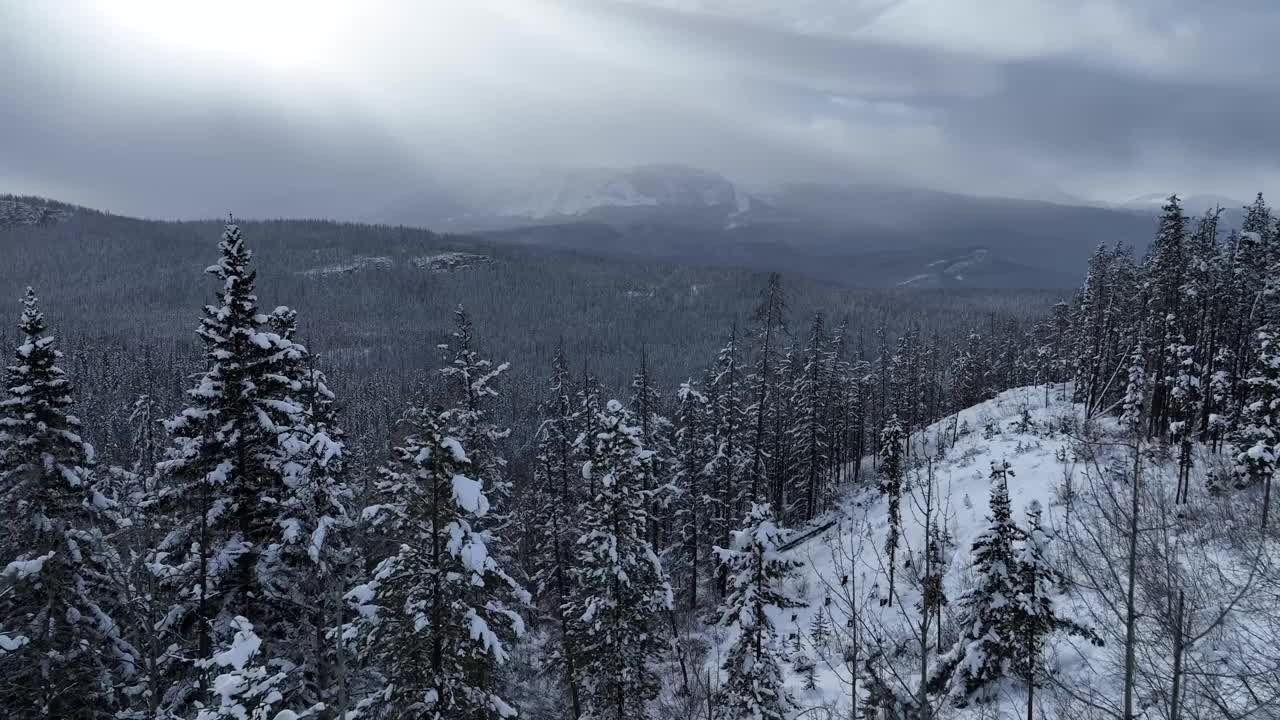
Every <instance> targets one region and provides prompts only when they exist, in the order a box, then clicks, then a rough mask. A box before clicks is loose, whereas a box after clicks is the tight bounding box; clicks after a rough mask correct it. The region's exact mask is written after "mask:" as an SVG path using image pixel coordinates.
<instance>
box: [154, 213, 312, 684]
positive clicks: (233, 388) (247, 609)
mask: <svg viewBox="0 0 1280 720" xmlns="http://www.w3.org/2000/svg"><path fill="white" fill-rule="evenodd" d="M218 249H219V252H220V255H221V257H220V259H219V261H218V263H217V264H216V265H213V266H211V267H210V268H208V269H207V270H206V272H207V273H208V274H210V275H212V276H214V277H215V278H216V279H217V280H218V281H219V288H218V293H217V302H216V303H215V304H211V305H208V306H206V307H205V308H204V316H203V317H202V318H201V321H200V327H199V329H198V330H197V334H198V335H199V337H200V339H201V341H202V342H203V343H204V358H205V370H204V372H203V373H201V374H200V375H199V376H198V377H197V380H196V383H195V386H194V387H192V388H191V389H190V390H188V391H187V398H188V401H189V405H188V406H187V407H186V408H184V409H183V410H182V411H181V412H180V413H179V414H178V415H177V416H175V417H174V418H172V419H171V420H169V421H167V422H166V423H165V428H166V430H167V431H168V433H169V436H170V446H169V448H168V449H167V451H166V453H165V457H164V459H163V460H161V462H160V463H158V465H157V474H158V478H157V481H156V482H157V485H156V487H157V490H156V492H157V502H156V508H157V511H158V512H161V513H163V514H164V515H165V521H164V522H165V524H166V525H167V526H168V528H169V530H168V532H167V533H166V534H165V535H164V537H162V538H161V539H160V541H159V542H158V543H157V544H156V547H154V548H153V549H152V557H151V561H150V565H151V568H152V570H153V571H154V572H156V573H157V575H158V576H159V577H160V578H161V581H162V583H163V585H164V587H165V588H166V589H167V590H168V592H169V599H170V603H171V607H170V610H169V612H168V613H167V615H166V617H165V619H164V622H163V623H161V626H160V627H159V628H157V630H158V631H160V632H163V633H165V634H166V635H167V636H168V637H169V638H170V639H171V641H172V642H174V643H175V644H176V645H177V647H176V648H175V652H174V653H171V657H174V658H189V659H193V660H203V659H208V658H209V657H211V653H212V652H214V649H215V648H216V647H225V646H226V645H227V643H229V642H231V640H232V638H233V636H234V634H235V632H236V630H235V627H234V622H233V621H234V620H235V618H237V617H247V618H250V619H251V620H252V621H254V622H260V623H268V624H271V625H272V627H270V628H260V632H261V634H263V635H264V636H265V637H267V638H270V639H274V633H278V632H287V629H286V628H283V627H275V622H276V620H277V619H279V618H278V617H277V616H275V615H273V614H272V612H269V611H268V607H267V605H269V604H270V603H269V601H268V595H269V594H270V592H269V590H268V587H267V586H268V585H269V584H271V583H272V579H271V577H270V576H269V575H268V576H263V575H262V574H261V573H260V572H259V571H260V570H264V569H270V568H273V567H274V563H272V562H267V563H266V564H265V565H261V566H260V560H263V558H264V552H266V551H268V549H269V548H270V547H271V546H272V545H273V544H277V543H279V542H280V541H281V538H282V532H283V533H288V532H289V529H288V528H284V527H281V526H280V525H279V524H278V521H279V520H280V510H281V505H280V504H281V502H282V501H283V502H287V498H288V496H289V493H290V490H289V484H288V483H287V482H286V480H285V476H286V474H288V473H290V472H292V471H291V470H289V469H287V468H286V464H288V463H290V462H291V458H290V455H291V452H292V451H291V450H290V449H289V447H288V445H290V444H292V443H283V442H282V440H283V439H288V438H292V437H293V433H294V430H295V429H296V427H297V425H298V423H299V418H300V416H301V415H302V413H303V406H302V405H301V404H300V403H299V402H298V400H297V395H298V394H299V392H300V391H301V387H302V381H301V379H300V378H299V377H297V376H296V374H295V373H296V372H297V371H298V370H299V368H300V367H301V363H302V362H303V359H304V357H305V349H304V348H302V347H301V346H300V345H298V344H297V343H295V342H293V341H292V340H291V339H289V338H286V337H283V336H281V335H280V334H279V332H277V331H276V328H275V327H273V324H274V325H276V326H280V325H281V323H282V322H283V321H284V316H288V315H290V313H289V311H288V310H287V309H281V310H279V311H278V312H277V313H276V314H275V317H274V323H273V318H269V317H268V316H266V315H264V314H262V313H260V312H259V307H258V299H257V296H256V295H255V294H254V284H255V278H256V273H255V272H254V270H253V269H252V264H251V263H252V253H251V252H250V251H249V249H248V247H246V245H245V242H244V238H243V236H242V235H241V232H240V228H239V227H237V226H235V225H228V226H227V227H226V229H225V231H224V232H223V234H222V239H221V242H220V243H219V245H218ZM268 642H269V641H268ZM275 649H276V648H274V647H273V648H272V651H274V650H275ZM172 670H173V673H174V676H175V682H174V683H173V685H172V686H171V688H170V690H169V696H168V697H167V698H166V704H167V705H168V706H171V707H180V706H181V705H182V704H183V703H184V702H185V701H186V698H187V696H188V695H189V693H190V691H191V690H192V689H193V688H192V687H191V682H190V680H192V679H195V680H197V681H199V680H202V679H207V674H206V673H199V672H197V673H194V675H195V678H192V677H191V676H192V675H193V673H192V672H191V671H190V669H189V667H188V666H187V665H186V664H185V663H183V664H177V665H175V666H173V668H172Z"/></svg>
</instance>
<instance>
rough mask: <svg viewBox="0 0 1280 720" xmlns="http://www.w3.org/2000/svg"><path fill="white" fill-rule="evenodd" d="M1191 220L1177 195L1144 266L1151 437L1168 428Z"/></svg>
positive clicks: (1167, 208) (1169, 202)
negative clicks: (1149, 360) (1170, 394)
mask: <svg viewBox="0 0 1280 720" xmlns="http://www.w3.org/2000/svg"><path fill="white" fill-rule="evenodd" d="M1186 246H1187V217H1186V215H1185V214H1184V213H1183V212H1182V205H1181V202H1180V201H1179V199H1178V196H1177V195H1171V196H1169V199H1168V200H1167V201H1166V202H1165V204H1164V206H1163V207H1162V208H1161V215H1160V225H1159V229H1158V230H1157V231H1156V237H1155V240H1154V241H1153V242H1152V243H1151V250H1150V252H1149V254H1148V256H1147V258H1146V261H1145V262H1144V264H1143V268H1142V270H1143V275H1144V280H1143V283H1142V284H1143V290H1144V295H1145V297H1146V299H1147V304H1146V307H1145V308H1144V312H1145V316H1146V322H1147V327H1148V329H1147V336H1148V337H1149V338H1151V340H1152V343H1151V347H1150V350H1151V380H1152V387H1151V412H1150V413H1149V425H1148V431H1147V432H1148V434H1149V435H1155V434H1160V435H1163V434H1164V432H1165V430H1166V429H1167V426H1168V410H1169V408H1168V405H1169V393H1170V390H1171V387H1170V385H1171V379H1172V377H1173V375H1174V371H1175V365H1176V363H1177V358H1176V355H1175V353H1176V349H1177V342H1176V339H1177V336H1178V329H1179V326H1180V314H1181V312H1182V306H1183V285H1184V281H1185V275H1186V270H1187V247H1186Z"/></svg>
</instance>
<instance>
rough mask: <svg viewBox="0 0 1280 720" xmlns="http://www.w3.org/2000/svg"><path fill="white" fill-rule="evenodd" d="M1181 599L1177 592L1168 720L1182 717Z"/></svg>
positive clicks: (1182, 652) (1182, 637) (1180, 591)
mask: <svg viewBox="0 0 1280 720" xmlns="http://www.w3.org/2000/svg"><path fill="white" fill-rule="evenodd" d="M1183 599H1184V592H1183V591H1182V590H1179V591H1178V602H1177V606H1176V607H1175V608H1174V611H1173V617H1174V622H1175V623H1176V625H1175V626H1174V629H1173V687H1172V688H1171V689H1170V691H1169V720H1179V718H1180V717H1181V715H1182V672H1183V671H1182V656H1183V654H1184V653H1185V652H1186V649H1185V648H1184V647H1183V644H1184V642H1185V638H1184V631H1183V620H1182V614H1183Z"/></svg>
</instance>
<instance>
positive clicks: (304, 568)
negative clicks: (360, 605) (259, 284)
mask: <svg viewBox="0 0 1280 720" xmlns="http://www.w3.org/2000/svg"><path fill="white" fill-rule="evenodd" d="M269 320H270V321H271V324H272V327H273V329H275V330H276V332H277V333H278V335H279V336H280V338H281V339H282V340H284V341H286V342H291V341H293V338H294V334H295V329H294V316H293V313H292V311H289V310H287V309H285V308H278V309H277V310H276V311H275V312H274V313H273V314H272V316H271V318H270V319H269ZM295 350H296V352H293V353H289V354H287V355H284V356H283V359H282V366H281V367H280V368H279V372H280V373H281V376H282V377H290V378H294V377H296V378H299V380H298V381H296V382H294V383H293V385H292V387H291V391H292V393H293V395H294V396H295V397H296V412H295V413H294V415H293V418H292V421H291V427H290V428H289V430H288V431H287V432H283V433H281V435H280V436H279V437H278V441H279V443H280V445H281V448H282V449H283V451H284V453H285V454H284V461H283V463H282V465H281V469H280V474H281V479H282V482H283V487H282V488H281V491H280V496H279V497H278V498H276V505H275V519H274V522H273V525H274V526H275V527H276V528H277V529H278V533H279V534H278V536H277V537H276V538H274V539H272V540H271V541H268V542H267V543H266V545H265V547H264V549H263V551H262V554H261V556H260V557H259V559H258V565H257V567H256V569H255V575H256V577H257V579H258V584H259V586H260V587H261V589H262V595H263V598H264V601H265V603H264V604H265V605H266V607H265V608H264V609H263V611H262V612H261V613H260V614H259V621H260V622H264V623H266V625H267V628H266V629H265V630H264V634H265V635H266V637H267V639H268V652H269V653H270V656H271V658H270V662H272V663H274V664H276V665H277V666H291V667H292V668H293V671H292V672H290V673H288V676H289V680H290V683H287V684H284V685H283V686H282V687H281V688H280V689H281V691H282V692H283V693H284V697H285V698H286V701H287V702H288V703H290V704H293V705H297V706H299V707H301V706H312V705H316V704H320V703H325V704H329V705H333V704H336V702H337V701H338V700H339V698H340V697H341V696H342V695H343V692H342V687H343V685H344V683H345V680H344V679H343V678H341V677H340V674H341V671H342V668H341V667H340V665H341V662H340V658H339V657H338V656H337V653H338V650H337V645H336V643H335V642H334V641H333V640H332V639H331V638H330V633H331V632H332V631H333V630H334V629H335V628H337V627H339V626H340V625H342V624H343V622H342V612H343V605H342V603H341V602H340V595H341V593H342V591H343V590H345V589H346V588H347V587H349V586H350V585H351V584H352V583H353V582H355V581H356V580H357V578H358V575H357V568H358V565H359V562H358V561H359V559H360V558H359V555H358V553H357V549H356V548H355V547H354V546H353V545H352V543H351V533H352V530H353V528H354V525H355V520H354V518H353V517H352V516H351V515H350V513H349V510H348V508H350V507H351V506H352V504H353V503H354V501H355V499H354V493H353V491H352V489H351V487H350V485H349V484H348V475H349V473H348V467H347V450H346V444H345V442H344V438H345V432H344V431H343V429H342V427H341V426H340V425H339V422H338V413H337V407H336V403H335V398H334V395H333V392H332V391H330V390H329V388H328V384H327V381H326V379H325V376H324V373H322V372H321V371H320V370H318V369H316V368H315V367H314V359H313V358H312V357H311V356H310V355H309V354H307V351H306V349H305V348H303V347H302V346H295Z"/></svg>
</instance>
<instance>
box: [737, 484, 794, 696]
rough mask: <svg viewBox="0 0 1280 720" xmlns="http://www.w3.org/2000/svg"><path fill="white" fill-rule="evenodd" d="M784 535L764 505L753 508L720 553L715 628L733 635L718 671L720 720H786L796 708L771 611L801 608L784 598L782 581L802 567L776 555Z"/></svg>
mask: <svg viewBox="0 0 1280 720" xmlns="http://www.w3.org/2000/svg"><path fill="white" fill-rule="evenodd" d="M788 534H789V533H788V532H787V531H786V530H784V529H782V528H780V527H779V526H778V525H777V523H776V522H775V520H774V517H773V511H772V510H771V509H770V507H769V506H768V505H767V504H759V503H757V504H753V505H752V507H751V512H750V514H749V515H748V516H747V518H746V524H745V526H744V527H743V529H741V530H738V531H736V532H734V534H733V543H732V545H731V546H730V547H728V548H719V549H718V550H717V552H718V553H719V555H720V560H721V562H723V563H725V564H726V565H727V566H728V567H729V577H730V592H729V594H728V596H727V597H726V598H725V599H724V602H723V603H721V606H720V624H721V625H722V626H724V627H728V628H732V627H736V628H737V630H738V634H737V636H736V637H735V639H734V641H733V644H732V645H731V646H730V648H729V652H728V655H727V656H726V657H725V660H724V663H723V665H722V666H721V669H722V670H723V671H724V673H725V674H726V679H725V682H724V685H723V686H722V689H721V698H720V704H719V712H720V715H719V717H720V718H724V720H747V719H750V720H785V718H786V717H787V715H788V713H789V712H790V711H791V710H792V709H793V708H795V707H796V705H795V701H794V700H793V699H792V698H791V696H790V694H789V693H788V692H787V690H786V688H785V687H784V686H783V681H782V669H781V665H780V660H781V658H782V648H781V647H780V645H779V641H778V634H777V630H776V629H775V628H774V626H773V620H772V619H771V618H770V617H769V611H770V609H777V610H787V609H790V608H798V607H803V606H804V602H803V601H802V600H801V599H799V598H796V597H793V596H791V595H789V594H787V591H786V587H785V584H786V581H787V579H788V578H789V577H790V576H791V575H792V574H794V573H795V572H797V571H798V570H799V569H800V568H801V567H802V563H800V562H799V561H797V560H795V559H793V558H792V557H790V556H789V555H788V554H787V553H784V552H782V551H780V550H779V548H781V547H782V546H783V545H784V544H785V543H786V541H787V537H788Z"/></svg>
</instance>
